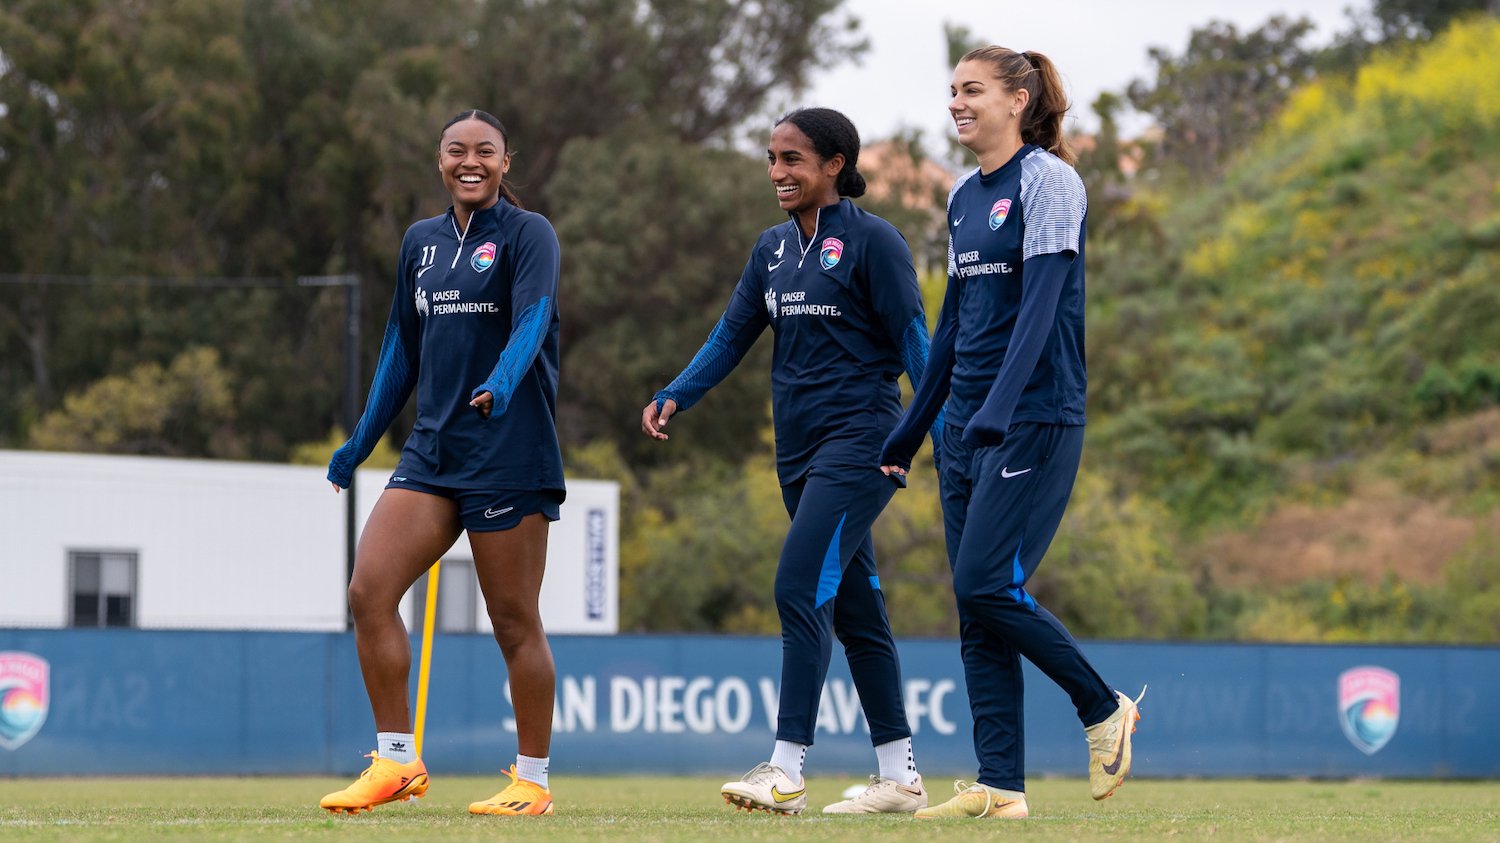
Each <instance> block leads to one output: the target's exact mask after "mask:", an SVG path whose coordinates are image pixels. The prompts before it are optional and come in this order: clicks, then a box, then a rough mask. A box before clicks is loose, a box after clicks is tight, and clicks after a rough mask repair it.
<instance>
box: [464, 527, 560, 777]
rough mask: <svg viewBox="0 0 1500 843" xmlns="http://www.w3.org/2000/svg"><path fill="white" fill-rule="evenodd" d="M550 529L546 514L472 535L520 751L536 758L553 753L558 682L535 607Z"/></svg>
mask: <svg viewBox="0 0 1500 843" xmlns="http://www.w3.org/2000/svg"><path fill="white" fill-rule="evenodd" d="M547 525H548V521H547V519H546V517H545V516H543V515H541V514H532V515H528V516H526V517H525V518H523V519H521V523H520V524H517V525H516V526H515V527H512V528H511V529H509V530H504V531H501V532H494V533H469V545H470V546H471V547H473V548H474V571H475V573H476V574H478V576H479V589H480V591H482V592H484V602H485V606H486V607H488V610H489V616H490V623H492V624H493V625H494V627H495V640H496V641H498V642H499V643H500V652H501V654H502V655H504V656H505V668H506V671H507V672H508V673H509V674H510V696H511V702H512V704H514V705H515V709H516V743H517V748H518V749H519V750H520V752H521V754H522V755H528V756H531V757H532V758H546V757H547V756H548V753H549V752H550V750H551V745H552V695H553V691H554V688H555V686H556V684H557V674H556V672H555V670H554V669H553V667H552V648H551V647H550V646H548V644H547V633H546V632H545V631H544V630H543V629H542V615H541V611H540V609H538V607H537V599H538V596H539V595H540V594H541V591H542V573H543V571H544V570H545V569H546V567H547Z"/></svg>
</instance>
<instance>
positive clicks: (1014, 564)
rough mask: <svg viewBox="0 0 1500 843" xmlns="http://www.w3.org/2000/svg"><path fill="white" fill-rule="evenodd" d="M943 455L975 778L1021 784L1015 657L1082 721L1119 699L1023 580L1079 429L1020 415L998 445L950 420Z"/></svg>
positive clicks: (1056, 516) (1047, 530) (1048, 535)
mask: <svg viewBox="0 0 1500 843" xmlns="http://www.w3.org/2000/svg"><path fill="white" fill-rule="evenodd" d="M942 453H943V458H942V466H941V471H940V476H939V482H938V486H939V490H940V494H941V496H942V504H943V526H944V528H945V530H946V533H947V540H948V562H949V564H950V565H951V566H952V568H953V592H954V596H955V597H956V598H957V600H958V622H959V638H960V641H961V643H962V650H963V661H964V681H965V683H966V684H967V685H968V689H969V708H970V711H971V712H972V713H973V715H974V754H975V755H976V756H977V757H978V759H979V781H980V782H982V783H984V784H987V785H989V786H991V787H998V788H1003V789H1006V790H1020V791H1024V790H1025V789H1026V784H1025V782H1026V772H1025V771H1026V753H1025V748H1026V742H1025V731H1024V726H1023V711H1022V699H1023V694H1022V690H1023V686H1022V678H1021V656H1025V657H1026V658H1027V659H1028V660H1030V661H1031V663H1032V664H1034V665H1036V666H1037V667H1038V668H1039V669H1040V670H1041V671H1042V673H1044V674H1046V675H1047V677H1048V678H1050V679H1051V680H1052V681H1053V682H1056V683H1057V684H1058V685H1059V686H1060V687H1061V688H1062V689H1063V690H1064V691H1066V692H1067V694H1068V696H1069V698H1071V699H1072V701H1073V705H1074V707H1075V708H1076V709H1077V710H1078V719H1079V721H1080V722H1082V723H1083V724H1084V725H1092V724H1094V723H1098V722H1100V721H1102V720H1104V719H1105V718H1107V717H1108V716H1109V715H1111V714H1113V713H1114V711H1115V709H1116V708H1117V707H1118V705H1119V703H1118V701H1117V700H1116V699H1115V695H1114V692H1113V691H1112V690H1110V687H1109V686H1108V685H1106V684H1105V683H1104V680H1103V679H1101V678H1100V677H1099V674H1098V673H1097V672H1096V671H1095V670H1094V668H1093V666H1092V665H1090V664H1089V662H1088V660H1087V659H1085V658H1084V656H1083V651H1082V650H1080V649H1079V647H1078V642H1077V641H1074V640H1073V636H1072V635H1070V634H1069V633H1068V630H1067V629H1066V628H1064V627H1063V625H1062V623H1061V622H1059V621H1058V619H1057V618H1056V617H1054V616H1053V615H1052V613H1051V612H1049V611H1047V610H1046V609H1044V608H1042V607H1041V606H1040V605H1038V604H1037V602H1036V600H1034V599H1033V598H1032V596H1031V595H1030V594H1028V593H1027V592H1026V588H1025V586H1026V582H1027V580H1029V579H1031V575H1032V574H1033V573H1035V572H1036V568H1037V565H1039V564H1040V563H1041V561H1042V556H1043V554H1045V553H1046V552H1047V547H1048V545H1050V544H1051V543H1052V538H1053V536H1055V535H1056V534H1057V527H1058V524H1060V523H1061V522H1062V516H1063V510H1064V509H1066V508H1067V505H1068V497H1069V495H1071V494H1072V492H1073V481H1074V479H1075V478H1076V477H1077V475H1078V463H1079V459H1080V458H1081V457H1082V454H1083V428H1082V427H1081V426H1062V425H1050V424H1031V423H1019V424H1015V425H1012V426H1011V428H1010V430H1009V431H1008V432H1007V433H1006V435H1005V441H1004V442H1003V443H1001V444H1000V445H996V446H994V447H988V448H974V447H972V446H970V445H966V444H964V442H963V430H962V429H961V428H958V427H955V426H945V428H944V431H943V451H942Z"/></svg>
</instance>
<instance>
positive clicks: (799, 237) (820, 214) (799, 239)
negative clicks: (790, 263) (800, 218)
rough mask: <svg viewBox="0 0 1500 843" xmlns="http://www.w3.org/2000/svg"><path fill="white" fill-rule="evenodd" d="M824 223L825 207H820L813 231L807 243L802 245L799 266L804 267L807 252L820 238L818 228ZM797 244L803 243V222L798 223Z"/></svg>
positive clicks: (814, 219) (814, 220) (814, 218)
mask: <svg viewBox="0 0 1500 843" xmlns="http://www.w3.org/2000/svg"><path fill="white" fill-rule="evenodd" d="M822 225H823V209H822V208H819V209H818V212H817V216H815V217H813V233H812V236H811V237H809V238H807V245H806V246H802V256H801V257H799V258H797V268H798V269H801V268H802V262H803V261H805V260H807V252H808V250H809V249H811V248H812V244H813V243H814V241H816V240H817V239H818V229H819V228H820V227H821V226H822ZM797 245H799V246H801V245H802V224H801V223H798V224H797Z"/></svg>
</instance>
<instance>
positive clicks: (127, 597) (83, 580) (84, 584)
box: [68, 550, 137, 627]
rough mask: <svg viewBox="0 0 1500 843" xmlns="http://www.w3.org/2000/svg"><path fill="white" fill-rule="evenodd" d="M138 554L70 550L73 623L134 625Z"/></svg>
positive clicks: (82, 624) (116, 625)
mask: <svg viewBox="0 0 1500 843" xmlns="http://www.w3.org/2000/svg"><path fill="white" fill-rule="evenodd" d="M136 562H137V554H136V553H134V552H130V551H115V550H104V551H98V550H72V551H69V552H68V569H69V572H70V578H71V581H72V587H71V589H70V591H71V593H72V596H73V614H72V618H71V621H70V623H71V625H72V626H85V627H130V626H135V621H136V618H135V605H136Z"/></svg>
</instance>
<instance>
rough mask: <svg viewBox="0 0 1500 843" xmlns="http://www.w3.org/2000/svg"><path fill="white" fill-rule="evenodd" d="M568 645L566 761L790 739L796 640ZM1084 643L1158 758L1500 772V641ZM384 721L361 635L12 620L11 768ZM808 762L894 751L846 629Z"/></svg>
mask: <svg viewBox="0 0 1500 843" xmlns="http://www.w3.org/2000/svg"><path fill="white" fill-rule="evenodd" d="M418 643H419V642H415V641H414V642H413V644H414V646H413V650H414V652H415V651H416V649H417V644H418ZM434 645H435V646H434V653H433V659H432V681H431V686H430V689H429V703H428V716H427V728H426V746H425V751H424V753H423V754H424V758H425V759H426V761H427V764H428V767H429V768H430V769H433V770H442V771H446V772H453V773H468V772H473V773H489V772H494V771H495V770H497V769H499V768H501V767H503V766H506V765H508V764H509V763H510V762H511V761H512V760H513V759H514V756H515V751H516V747H515V734H514V728H515V726H514V722H513V721H512V719H511V718H512V714H513V713H512V710H511V706H510V703H509V700H508V689H507V688H506V684H505V665H504V662H503V661H502V659H501V658H500V652H499V648H498V647H497V646H496V645H495V643H494V641H493V640H492V639H490V638H489V637H487V636H479V635H443V636H438V637H437V638H435V639H434ZM552 648H553V653H554V657H555V659H556V664H557V679H558V683H557V705H556V714H555V721H554V730H555V737H554V739H553V743H552V771H553V772H554V773H557V774H564V775H566V774H614V773H631V772H641V773H691V774H709V773H712V774H717V775H721V776H724V777H726V778H732V777H734V776H736V775H738V774H740V773H742V772H743V771H744V770H745V769H749V768H750V767H751V766H753V765H754V764H755V763H757V762H759V761H761V760H764V759H765V758H767V757H768V756H769V754H770V751H771V746H772V741H773V739H774V729H775V726H774V720H775V711H776V700H777V693H778V672H779V670H780V664H781V658H780V642H779V640H777V639H773V638H747V637H710V636H703V637H694V636H636V635H621V636H611V637H555V638H554V639H553V640H552ZM1084 648H1085V651H1086V652H1087V653H1088V655H1089V656H1090V658H1091V659H1092V660H1093V661H1094V663H1095V665H1096V666H1097V667H1098V668H1099V670H1100V673H1101V674H1102V675H1103V676H1104V677H1105V679H1106V680H1107V681H1109V682H1111V683H1113V684H1114V685H1115V687H1117V688H1119V689H1120V690H1122V691H1126V692H1127V693H1130V694H1132V695H1133V694H1135V693H1137V692H1138V691H1139V690H1140V688H1141V686H1143V685H1147V684H1149V685H1150V686H1151V687H1150V691H1149V692H1148V693H1147V695H1146V698H1145V700H1144V701H1143V703H1142V706H1141V711H1142V720H1141V723H1140V730H1139V731H1138V732H1137V733H1136V744H1135V775H1136V776H1143V777H1180V776H1192V777H1211V776H1276V777H1286V776H1296V777H1302V776H1307V777H1354V776H1361V777H1363V776H1371V777H1403V778H1455V777H1456V778H1489V777H1496V776H1500V732H1497V731H1496V730H1495V729H1494V728H1493V726H1494V718H1493V713H1492V712H1493V710H1494V701H1495V700H1497V699H1500V648H1476V647H1470V648H1462V647H1376V646H1303V645H1238V644H1167V643H1116V642H1110V643H1100V642H1089V643H1085V645H1084ZM900 651H901V660H902V667H903V673H904V678H905V696H906V706H907V715H908V717H909V719H910V721H911V725H912V730H913V733H914V743H915V748H916V758H917V763H918V765H919V767H920V768H921V769H922V770H923V771H924V772H925V773H927V774H928V775H929V776H934V775H965V774H968V775H972V772H973V770H974V768H975V761H974V757H973V751H972V745H971V741H970V728H971V723H972V721H971V719H970V717H969V711H968V701H967V697H966V695H965V692H964V676H963V666H962V664H961V662H960V660H959V651H958V644H957V642H956V641H948V640H904V641H901V642H900ZM415 664H416V659H415V658H414V659H413V665H414V666H415ZM1026 668H1027V673H1026V692H1025V693H1026V758H1027V761H1026V766H1027V770H1028V773H1029V774H1030V775H1067V776H1081V775H1084V774H1085V773H1086V771H1087V751H1086V747H1085V744H1084V739H1083V731H1082V728H1081V725H1080V724H1079V722H1078V719H1077V716H1076V715H1075V713H1074V710H1073V707H1072V705H1071V704H1070V703H1069V701H1068V699H1067V697H1066V696H1065V695H1063V693H1062V692H1061V691H1060V690H1058V688H1057V687H1056V686H1055V685H1053V684H1052V683H1051V682H1050V681H1048V680H1047V679H1046V678H1045V677H1044V676H1042V675H1041V674H1040V673H1038V672H1037V671H1036V670H1035V669H1033V668H1032V667H1031V665H1029V664H1028V665H1027V666H1026ZM413 672H414V673H415V667H414V670H413ZM413 684H415V676H414V677H413ZM415 698H416V697H415V693H413V697H412V699H413V701H415ZM374 731H375V729H374V724H373V721H372V720H371V716H370V709H369V704H368V701H367V698H366V697H365V692H364V687H363V685H362V684H361V682H360V673H359V665H358V661H357V659H356V657H355V652H354V641H353V638H352V637H351V636H350V635H348V634H329V633H276V632H180V631H179V632H152V631H142V630H28V629H4V630H0V776H31V775H86V774H138V773H145V774H229V775H240V774H256V773H265V774H273V773H274V774H282V775H284V774H299V773H301V774H325V773H337V774H352V773H355V772H357V771H359V770H361V769H363V768H364V766H365V764H366V763H367V762H366V761H365V760H364V759H363V758H362V757H361V756H362V755H363V753H365V752H367V751H369V750H370V749H371V748H372V747H373V744H374V739H375V736H374ZM807 769H808V772H809V773H810V774H812V775H825V774H848V775H852V776H862V775H864V774H866V773H870V772H874V771H875V769H876V765H875V755H874V752H873V751H872V750H871V748H870V742H869V734H868V730H867V726H866V724H865V720H864V715H863V713H862V712H861V710H860V706H859V698H858V695H857V694H856V693H855V691H854V686H853V684H852V683H851V682H850V680H849V673H848V667H847V665H846V664H845V663H844V659H843V654H842V651H841V650H840V649H839V648H838V647H835V648H834V658H833V666H832V668H831V669H830V671H829V676H828V681H827V683H826V685H825V687H824V694H823V704H822V708H821V711H820V713H819V720H818V731H817V744H816V746H815V747H814V748H813V749H811V750H810V751H809V753H808V766H807Z"/></svg>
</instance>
